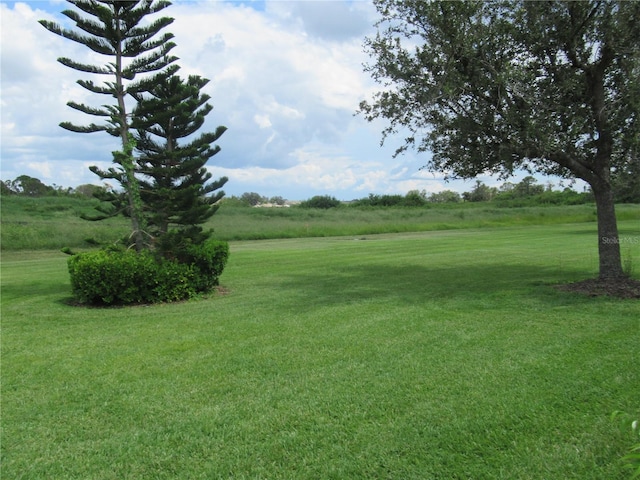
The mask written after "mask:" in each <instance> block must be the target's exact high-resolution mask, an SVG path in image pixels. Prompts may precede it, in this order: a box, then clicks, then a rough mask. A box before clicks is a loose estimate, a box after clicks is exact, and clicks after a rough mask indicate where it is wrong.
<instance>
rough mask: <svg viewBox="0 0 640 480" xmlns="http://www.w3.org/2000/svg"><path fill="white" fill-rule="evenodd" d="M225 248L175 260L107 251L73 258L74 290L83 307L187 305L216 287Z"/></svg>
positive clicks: (199, 249)
mask: <svg viewBox="0 0 640 480" xmlns="http://www.w3.org/2000/svg"><path fill="white" fill-rule="evenodd" d="M228 257H229V246H228V244H227V243H226V242H219V241H213V240H209V241H207V242H205V243H203V244H201V245H191V246H189V247H188V248H186V249H185V251H184V252H182V255H180V256H179V257H176V258H174V259H167V258H162V257H160V256H158V255H155V254H154V253H153V252H151V251H142V252H140V253H137V252H135V251H133V250H121V249H105V250H98V251H94V252H86V253H80V254H77V255H73V256H72V257H71V258H70V259H69V262H68V267H69V273H70V276H71V288H72V290H73V294H74V296H75V298H76V299H77V300H78V301H79V302H80V303H85V304H90V305H128V304H140V303H158V302H171V301H179V300H186V299H189V298H192V297H194V296H195V295H197V294H199V293H204V292H207V291H210V290H211V289H212V288H213V287H214V286H216V285H218V277H219V276H220V274H221V273H222V270H223V269H224V266H225V264H226V262H227V259H228Z"/></svg>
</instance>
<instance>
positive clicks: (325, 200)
mask: <svg viewBox="0 0 640 480" xmlns="http://www.w3.org/2000/svg"><path fill="white" fill-rule="evenodd" d="M340 204H341V202H340V200H338V199H337V198H335V197H332V196H330V195H316V196H315V197H311V198H310V199H309V200H305V201H304V202H301V203H300V205H299V206H300V207H302V208H323V209H329V208H335V207H339V206H340Z"/></svg>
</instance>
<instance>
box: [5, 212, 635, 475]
mask: <svg viewBox="0 0 640 480" xmlns="http://www.w3.org/2000/svg"><path fill="white" fill-rule="evenodd" d="M636 208H637V207H636ZM283 215H284V214H283ZM465 215H467V216H468V215H470V214H469V213H466V214H465ZM620 227H621V234H622V236H623V237H624V238H627V239H631V240H633V239H638V238H640V224H639V223H638V222H637V220H633V219H627V220H623V221H621V222H620ZM595 230H596V225H595V223H593V222H588V223H571V224H547V225H522V226H518V227H513V226H511V227H491V226H485V227H484V228H480V229H477V228H476V229H471V228H467V229H461V230H447V231H432V232H419V233H400V234H385V235H369V234H368V233H366V232H365V233H362V232H359V233H358V234H357V235H353V236H343V237H325V238H301V239H285V240H264V241H259V242H255V241H234V242H232V243H231V252H232V253H231V257H230V260H229V264H228V266H227V269H226V270H225V272H224V273H223V275H222V277H221V284H222V287H223V288H222V290H221V291H220V292H218V293H217V294H215V295H212V296H210V297H209V298H202V299H198V300H196V301H192V302H188V303H180V304H166V305H154V306H141V307H132V308H114V309H89V308H79V307H72V306H69V305H68V304H67V300H68V299H69V297H70V287H69V279H68V274H67V272H66V258H67V257H65V256H64V255H62V254H59V253H55V252H52V251H46V250H41V251H6V250H5V251H3V253H2V279H1V282H2V298H1V305H2V444H1V448H2V472H1V476H2V478H3V479H4V478H7V479H9V478H11V479H17V478H23V479H125V478H126V479H149V478H154V479H174V478H186V479H196V478H202V479H217V478H219V479H228V478H234V479H443V480H444V479H446V480H449V479H547V480H553V479H558V480H561V479H562V480H565V479H580V480H585V479H586V480H590V479H591V480H596V479H598V480H601V479H614V480H615V479H623V478H628V476H629V475H628V472H626V471H625V470H624V469H623V468H622V464H621V463H620V461H619V458H620V457H621V456H622V455H623V454H624V452H625V451H626V449H627V448H628V447H629V446H630V445H631V443H633V437H632V436H631V433H630V431H629V430H628V429H626V428H623V427H622V426H621V425H620V424H619V423H616V422H614V421H612V420H611V419H610V415H611V413H612V412H613V411H615V410H623V411H626V412H629V413H630V414H632V415H635V416H636V418H638V417H637V415H638V414H640V404H639V403H638V399H639V393H640V387H639V385H640V371H639V369H638V345H639V344H640V304H639V303H638V301H634V300H614V299H609V298H605V297H600V298H590V297H584V296H580V295H576V294H571V293H566V292H561V291H558V290H556V289H555V288H554V287H553V285H555V284H558V283H563V282H570V281H576V280H580V279H583V278H587V277H590V276H593V275H594V274H595V273H596V272H597V263H598V262H597V246H596V232H595ZM623 255H624V256H625V259H626V262H627V264H628V265H629V268H631V269H633V268H634V267H635V272H636V273H634V276H635V277H638V274H637V271H638V266H637V263H638V262H639V261H640V242H635V241H627V242H626V243H625V244H624V246H623ZM634 262H635V263H634Z"/></svg>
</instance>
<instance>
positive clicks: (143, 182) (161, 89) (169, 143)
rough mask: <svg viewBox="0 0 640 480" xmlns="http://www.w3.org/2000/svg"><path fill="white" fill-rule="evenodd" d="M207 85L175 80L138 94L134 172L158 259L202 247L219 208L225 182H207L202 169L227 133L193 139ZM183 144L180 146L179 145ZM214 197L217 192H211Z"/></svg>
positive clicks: (202, 113) (207, 108) (219, 130)
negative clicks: (206, 227) (206, 226)
mask: <svg viewBox="0 0 640 480" xmlns="http://www.w3.org/2000/svg"><path fill="white" fill-rule="evenodd" d="M208 82H209V80H207V79H204V78H202V77H199V76H190V77H189V78H188V79H187V80H186V81H184V80H183V79H182V78H180V77H179V76H177V75H173V76H171V77H170V78H169V79H167V81H164V82H159V83H157V84H156V85H154V87H153V88H152V89H150V90H149V91H148V92H145V94H140V95H136V99H137V100H138V104H137V105H136V108H135V110H134V111H133V126H134V127H135V129H136V134H135V141H136V148H137V150H138V151H139V152H140V157H139V158H138V159H137V168H136V170H137V173H138V178H139V182H140V194H141V198H142V202H143V204H144V208H145V212H144V213H145V219H146V222H147V226H148V229H149V232H150V233H151V234H152V235H153V236H154V237H155V239H156V245H157V247H158V248H159V250H160V251H161V253H162V254H164V255H168V256H171V255H173V253H174V252H173V250H180V249H181V248H184V247H185V246H187V245H189V244H200V243H202V242H204V240H206V238H207V237H208V236H209V235H210V232H204V231H203V228H202V224H204V223H205V222H206V221H207V220H208V219H209V218H210V217H211V216H212V215H213V214H214V213H215V212H216V210H217V209H218V207H219V204H218V202H219V200H220V199H221V198H222V197H223V196H224V192H223V191H222V190H219V189H220V188H221V187H222V186H223V185H224V184H225V183H226V182H227V178H226V177H222V178H220V179H218V180H216V181H213V182H211V183H207V182H208V181H209V180H210V179H211V177H212V175H211V173H209V172H208V171H207V170H206V168H205V165H206V163H207V162H208V160H209V159H210V158H211V157H212V156H214V155H215V154H216V153H218V152H219V151H220V147H219V146H217V145H215V146H214V145H212V144H213V143H214V142H216V141H217V140H218V139H219V138H220V136H221V135H222V134H223V133H224V132H225V131H226V127H222V126H220V127H218V128H217V129H216V130H215V131H214V132H208V133H202V134H200V135H199V136H196V137H194V134H195V133H196V132H197V131H198V130H199V129H200V128H201V127H202V125H203V123H204V121H205V117H206V116H207V115H208V114H209V112H211V110H212V108H213V107H212V106H211V105H210V104H209V103H207V102H208V100H209V99H210V97H209V95H206V94H203V93H201V89H202V88H203V87H204V86H205V85H206V84H207V83H208ZM181 140H182V142H180V141H181ZM214 192H215V193H214Z"/></svg>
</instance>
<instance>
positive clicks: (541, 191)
mask: <svg viewBox="0 0 640 480" xmlns="http://www.w3.org/2000/svg"><path fill="white" fill-rule="evenodd" d="M617 178H618V179H619V180H618V181H617V183H616V184H617V186H618V188H617V189H616V192H617V195H616V202H617V203H640V176H633V175H619V176H618V177H617ZM0 186H1V188H2V195H20V196H25V197H42V196H75V197H87V198H91V197H95V196H96V194H97V193H100V192H107V191H109V190H110V187H108V186H98V185H93V184H84V185H79V186H77V187H75V188H71V187H68V188H65V187H60V186H56V185H53V186H49V185H45V184H44V183H42V181H40V180H39V179H37V178H33V177H29V176H28V175H20V176H19V177H17V178H16V179H15V180H6V181H2V182H0ZM593 201H594V199H593V194H592V193H591V191H590V190H587V191H585V192H576V191H575V190H573V189H571V188H569V187H564V188H563V189H562V190H554V185H552V184H547V185H542V184H540V183H538V181H537V180H536V179H535V178H534V177H532V176H527V177H525V178H523V179H522V180H521V181H520V182H518V183H512V182H505V183H503V184H502V185H501V186H499V187H490V186H488V185H487V184H485V183H484V182H482V181H480V180H476V183H475V184H474V186H473V188H471V190H469V191H468V192H463V193H462V194H460V193H458V192H454V191H452V190H443V191H440V192H436V193H431V194H429V193H427V192H426V191H425V190H411V191H409V192H407V194H406V195H400V194H382V195H381V194H375V193H370V194H369V195H368V196H367V197H364V198H360V199H356V200H352V201H350V202H341V201H340V200H337V199H336V198H335V197H333V196H330V195H316V196H314V197H311V198H309V199H307V200H304V201H302V202H300V203H299V204H298V206H299V207H301V208H325V209H326V208H334V207H337V206H339V205H342V204H344V203H348V205H349V206H355V207H420V206H426V205H432V204H455V203H461V202H495V203H496V204H498V205H503V206H524V205H578V204H583V203H590V202H593ZM223 203H224V204H227V205H236V206H245V207H255V206H257V205H265V204H267V205H268V204H271V205H277V206H282V205H285V204H286V203H287V200H286V199H285V198H283V197H281V196H273V197H267V196H264V195H260V194H259V193H256V192H245V193H243V194H242V195H240V196H235V195H234V196H231V197H227V198H225V199H224V201H223Z"/></svg>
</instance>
